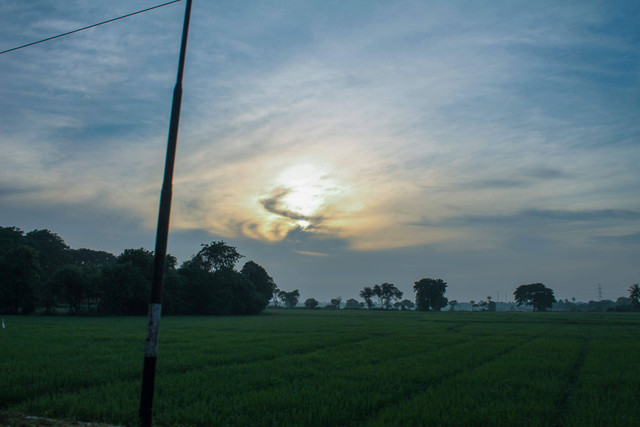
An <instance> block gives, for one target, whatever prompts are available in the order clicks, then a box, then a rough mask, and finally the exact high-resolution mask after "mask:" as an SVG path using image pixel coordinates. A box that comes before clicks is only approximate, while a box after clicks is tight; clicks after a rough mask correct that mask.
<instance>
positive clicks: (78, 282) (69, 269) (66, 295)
mask: <svg viewBox="0 0 640 427" xmlns="http://www.w3.org/2000/svg"><path fill="white" fill-rule="evenodd" d="M83 273H84V272H83V270H82V269H81V268H80V267H78V266H75V265H65V266H64V267H62V268H61V269H59V270H58V271H56V273H55V274H54V276H53V279H52V280H53V281H54V283H55V284H56V286H57V287H58V289H60V295H61V297H62V299H63V300H64V301H65V302H66V303H67V304H68V305H69V314H77V313H79V312H80V304H82V301H83V300H84V298H85V296H86V295H87V294H88V293H89V292H88V289H87V288H88V286H87V279H86V277H85V275H84V274H83Z"/></svg>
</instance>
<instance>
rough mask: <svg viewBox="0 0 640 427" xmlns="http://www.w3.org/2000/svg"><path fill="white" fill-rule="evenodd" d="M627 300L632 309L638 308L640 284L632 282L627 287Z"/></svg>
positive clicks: (639, 303) (639, 304)
mask: <svg viewBox="0 0 640 427" xmlns="http://www.w3.org/2000/svg"><path fill="white" fill-rule="evenodd" d="M629 301H630V302H631V305H632V306H633V309H634V310H640V284H638V283H634V284H633V285H631V286H630V287H629Z"/></svg>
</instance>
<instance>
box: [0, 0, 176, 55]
mask: <svg viewBox="0 0 640 427" xmlns="http://www.w3.org/2000/svg"><path fill="white" fill-rule="evenodd" d="M181 1H182V0H173V1H170V2H167V3H163V4H159V5H156V6H153V7H149V8H146V9H142V10H139V11H137V12H133V13H128V14H126V15H122V16H118V17H117V18H112V19H108V20H106V21H102V22H98V23H97V24H92V25H88V26H86V27H82V28H78V29H77V30H73V31H68V32H66V33H62V34H58V35H57V36H53V37H47V38H46V39H42V40H38V41H35V42H31V43H27V44H24V45H22V46H18V47H14V48H11V49H7V50H3V51H2V52H0V55H2V54H5V53H9V52H13V51H14V50H18V49H23V48H25V47H29V46H33V45H36V44H39V43H44V42H46V41H49V40H53V39H57V38H60V37H64V36H68V35H70V34H74V33H78V32H80V31H84V30H88V29H89V28H94V27H98V26H100V25H104V24H108V23H110V22H114V21H118V20H120V19H124V18H128V17H130V16H133V15H138V14H140V13H144V12H149V11H150V10H153V9H158V8H160V7H164V6H168V5H170V4H173V3H178V2H181Z"/></svg>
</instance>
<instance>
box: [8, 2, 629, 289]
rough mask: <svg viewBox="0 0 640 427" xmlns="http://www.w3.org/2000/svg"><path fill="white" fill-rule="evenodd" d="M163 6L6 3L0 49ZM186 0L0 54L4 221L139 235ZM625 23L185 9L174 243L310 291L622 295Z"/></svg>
mask: <svg viewBox="0 0 640 427" xmlns="http://www.w3.org/2000/svg"><path fill="white" fill-rule="evenodd" d="M159 3H160V2H154V1H150V0H126V1H125V0H110V1H109V2H96V1H92V0H46V1H45V0H30V1H28V2H25V1H23V0H3V1H2V2H1V3H0V50H5V49H10V48H13V47H16V46H19V45H22V44H26V43H29V42H32V41H36V40H39V39H43V38H46V37H50V36H53V35H57V34H59V33H63V32H67V31H71V30H74V29H77V28H80V27H84V26H86V25H91V24H94V23H97V22H101V21H104V20H107V19H111V18H115V17H117V16H120V15H124V14H127V13H131V12H135V11H138V10H141V9H145V8H147V7H151V6H155V5H157V4H159ZM185 3H186V2H184V1H183V2H180V3H176V4H172V5H169V6H166V7H163V8H160V9H156V10H153V11H150V12H147V13H144V14H140V15H136V16H133V17H130V18H127V19H123V20H119V21H117V22H114V23H111V24H107V25H103V26H100V27H97V28H93V29H90V30H87V31H83V32H80V33H77V34H74V35H71V36H68V37H64V38H60V39H56V40H52V41H49V42H46V43H42V44H39V45H36V46H32V47H29V48H25V49H21V50H17V51H13V52H10V53H6V54H3V55H0V147H1V149H2V156H0V226H5V227H6V226H17V227H19V228H21V229H22V230H24V231H30V230H33V229H44V228H46V229H50V230H52V231H53V232H55V233H57V234H59V235H60V236H61V237H62V238H63V239H64V240H65V241H66V242H67V244H68V245H69V246H71V247H72V248H83V247H86V248H90V249H95V250H105V251H109V252H111V253H114V254H116V255H117V254H119V253H120V252H122V251H123V250H124V249H127V248H139V247H144V248H147V249H149V250H153V248H154V241H155V227H156V222H157V210H158V201H159V195H160V188H161V184H162V176H163V168H164V157H165V152H166V143H167V134H168V127H169V115H170V110H171V98H172V92H173V88H174V85H175V82H176V71H177V64H178V53H179V48H180V34H181V31H182V21H183V17H184V6H185ZM638 22H640V3H639V2H637V1H575V2H557V1H539V2H534V3H532V2H525V1H511V0H509V1H490V2H474V1H393V2H392V1H350V0H346V1H331V0H330V1H308V2H298V1H276V0H272V1H261V2H256V1H216V2H212V1H202V0H194V2H193V9H192V17H191V26H190V32H189V44H188V48H187V56H186V64H185V72H184V82H183V90H184V95H183V99H182V116H181V122H180V131H179V137H178V151H177V157H176V166H175V175H174V185H173V205H172V217H171V232H170V236H169V248H168V251H169V252H170V253H172V254H173V255H175V256H177V257H178V259H179V261H184V260H186V259H189V258H190V257H191V256H192V255H193V254H195V253H196V252H197V251H198V250H199V248H200V245H201V244H203V243H209V242H211V241H214V240H224V241H225V242H227V243H228V244H231V245H233V246H236V247H237V249H238V251H239V252H240V253H241V254H243V255H245V258H243V260H242V261H241V263H242V262H244V261H247V260H253V261H255V262H257V263H258V264H260V265H262V266H263V267H264V268H265V269H266V270H267V271H268V272H269V274H270V275H271V276H272V277H273V278H274V280H275V282H276V283H277V285H278V286H279V288H280V289H283V290H293V289H299V290H300V294H301V301H304V300H305V299H306V298H311V297H313V298H316V299H318V300H320V301H328V300H329V299H331V298H335V297H338V296H340V297H342V299H343V301H344V300H346V299H348V298H359V297H358V293H359V291H360V290H361V289H362V288H363V287H365V286H372V285H374V284H380V283H383V282H389V283H393V284H395V285H396V286H397V287H398V288H399V289H400V290H401V291H403V292H404V296H405V297H406V298H409V299H414V293H413V290H412V286H413V283H414V282H415V281H417V280H419V279H421V278H424V277H432V278H441V279H443V280H444V281H446V282H447V283H448V288H447V293H446V296H447V297H449V299H457V300H459V301H468V300H471V299H475V300H480V299H485V298H486V296H488V295H490V296H492V297H493V298H494V300H499V301H508V300H512V298H513V291H514V290H515V288H516V287H517V286H519V285H521V284H528V283H535V282H542V283H544V284H545V285H547V286H548V287H550V288H552V289H553V290H554V291H555V295H556V297H557V298H562V299H564V298H572V297H575V298H576V299H577V300H580V301H588V300H597V299H599V296H600V295H602V298H610V299H616V298H617V297H619V296H624V295H626V294H627V289H628V287H629V286H630V285H631V284H633V283H637V282H638V281H640V263H639V262H638V260H639V259H640V197H638V187H639V184H640V169H639V168H638V163H639V161H640V26H639V25H638ZM240 266H241V264H239V267H240ZM599 289H600V290H599Z"/></svg>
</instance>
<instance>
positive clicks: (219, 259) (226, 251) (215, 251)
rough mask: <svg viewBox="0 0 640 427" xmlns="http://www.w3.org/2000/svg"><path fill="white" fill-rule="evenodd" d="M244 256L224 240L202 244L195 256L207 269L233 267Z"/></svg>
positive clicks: (194, 258) (195, 259)
mask: <svg viewBox="0 0 640 427" xmlns="http://www.w3.org/2000/svg"><path fill="white" fill-rule="evenodd" d="M242 257H243V256H242V255H240V254H239V253H238V251H237V250H236V248H235V247H233V246H229V245H227V244H226V243H225V242H223V241H219V242H215V241H214V242H211V243H209V244H202V249H200V251H199V252H198V253H197V254H196V255H195V256H194V257H193V260H194V261H195V262H197V263H199V264H200V265H201V266H202V268H203V269H205V270H207V271H216V270H220V269H222V268H229V269H233V268H234V267H235V265H236V262H238V260H239V259H240V258H242Z"/></svg>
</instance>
